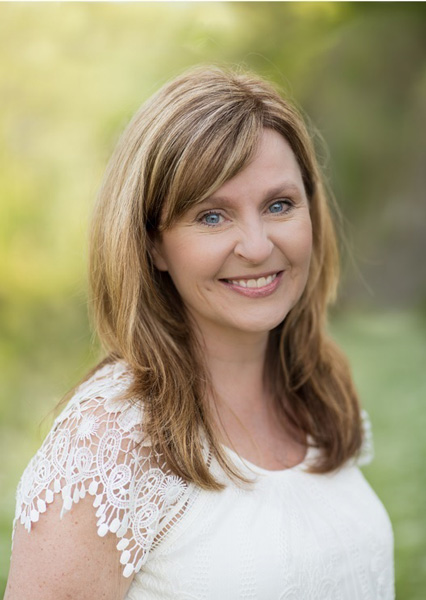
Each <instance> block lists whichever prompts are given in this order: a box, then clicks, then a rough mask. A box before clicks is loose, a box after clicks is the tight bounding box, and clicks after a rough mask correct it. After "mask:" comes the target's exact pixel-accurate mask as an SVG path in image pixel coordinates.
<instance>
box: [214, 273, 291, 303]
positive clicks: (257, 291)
mask: <svg viewBox="0 0 426 600" xmlns="http://www.w3.org/2000/svg"><path fill="white" fill-rule="evenodd" d="M275 273H276V274H277V276H276V277H275V279H274V280H273V281H271V283H268V285H265V286H263V287H261V288H247V287H242V286H239V285H236V284H235V283H231V282H230V281H228V280H226V279H220V280H219V281H220V282H221V283H222V284H223V285H224V286H226V287H227V288H228V289H229V290H231V291H233V292H236V293H237V294H241V296H246V297H247V298H265V296H270V295H271V294H273V293H274V292H275V290H276V289H277V287H278V286H279V284H280V282H281V279H282V276H283V274H284V273H285V271H270V272H269V273H268V274H267V275H256V277H255V276H254V275H252V276H251V277H239V278H238V279H239V280H241V279H242V280H244V281H248V280H249V279H259V277H268V275H275ZM235 279H237V278H235Z"/></svg>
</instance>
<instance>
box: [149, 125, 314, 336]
mask: <svg viewBox="0 0 426 600" xmlns="http://www.w3.org/2000/svg"><path fill="white" fill-rule="evenodd" d="M311 250H312V228H311V218H310V214H309V204H308V199H307V197H306V193H305V189H304V186H303V182H302V176H301V172H300V169H299V166H298V164H297V161H296V158H295V156H294V154H293V151H292V150H291V148H290V146H289V144H288V143H287V141H286V140H285V139H284V138H283V137H282V136H281V135H280V134H278V133H277V132H275V131H273V130H270V129H265V130H264V132H263V134H262V137H261V140H260V144H259V147H258V149H257V152H256V154H255V156H254V158H253V160H252V161H251V162H250V163H249V164H248V166H246V167H245V168H244V169H243V170H242V171H240V172H239V173H238V174H237V175H236V176H234V177H233V178H232V179H230V180H229V181H227V182H226V183H225V184H224V185H222V186H221V187H220V188H219V189H218V190H217V191H216V192H215V193H214V194H213V195H212V196H210V197H209V198H208V199H206V200H204V201H202V202H201V203H198V204H196V205H194V206H192V207H191V208H190V209H189V210H188V211H187V212H186V213H185V214H184V215H183V216H182V217H181V218H180V219H179V220H178V221H177V222H175V223H174V224H173V225H172V226H171V227H169V228H168V229H166V230H164V231H163V232H162V233H161V235H159V236H158V237H157V239H156V240H155V242H154V263H155V266H156V267H157V268H158V269H160V270H162V271H168V273H169V275H170V277H171V279H172V280H173V282H174V285H175V287H176V289H177V291H178V292H179V294H180V296H181V297H182V300H183V302H184V304H185V306H186V309H187V311H188V313H189V315H190V316H191V317H192V318H193V319H194V320H195V322H196V324H197V325H198V327H199V328H200V330H201V332H202V334H203V336H204V338H208V337H211V336H217V335H218V336H220V335H222V336H223V335H231V336H233V335H234V336H235V335H241V334H245V335H247V334H257V335H258V334H265V335H267V334H268V333H269V331H271V330H272V329H273V328H274V327H276V326H277V325H279V324H280V323H281V322H282V321H283V320H284V319H285V317H286V315H287V314H288V312H289V311H290V310H291V309H292V308H293V306H294V305H295V304H296V303H297V301H298V300H299V298H300V296H301V294H302V292H303V290H304V288H305V285H306V281H307V278H308V272H309V264H310V258H311Z"/></svg>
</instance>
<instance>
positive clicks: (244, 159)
mask: <svg viewBox="0 0 426 600" xmlns="http://www.w3.org/2000/svg"><path fill="white" fill-rule="evenodd" d="M337 260H338V257H337V251H336V242H335V236H334V232H333V226H332V223H331V219H330V214H329V209H328V207H327V200H326V195H325V192H324V187H323V184H322V181H321V174H320V172H319V168H318V165H317V162H316V159H315V155H314V150H313V147H312V142H311V139H310V136H309V134H308V132H307V130H306V128H305V125H304V123H303V121H302V119H301V117H300V115H299V114H298V112H297V111H296V110H295V109H294V108H293V107H292V106H291V105H290V104H289V103H288V102H287V101H285V100H283V99H282V98H281V96H280V95H279V94H278V93H277V92H276V91H275V90H274V89H273V88H272V87H271V86H270V85H269V84H267V83H265V82H264V81H262V80H260V79H259V78H257V77H254V76H252V75H244V74H236V73H231V72H225V71H222V70H220V69H217V68H205V69H204V68H199V69H195V70H193V71H190V72H188V73H185V74H184V75H182V76H181V77H179V78H177V79H176V80H174V81H172V82H171V83H169V84H167V85H166V86H164V87H163V88H162V89H161V90H160V91H159V92H158V93H157V94H156V95H154V96H153V97H152V98H151V99H150V100H148V102H146V103H145V104H144V105H143V106H142V108H141V109H140V110H139V112H138V113H137V114H136V115H135V117H134V118H133V120H132V122H131V123H130V124H129V126H128V128H127V129H126V131H125V133H124V134H123V136H122V138H121V140H120V142H119V144H118V147H117V149H116V151H115V153H114V155H113V157H112V159H111V162H110V164H109V167H108V170H107V173H106V176H105V180H104V183H103V187H102V189H101V192H100V195H99V199H98V203H97V206H96V208H95V211H94V216H93V226H92V231H91V264H90V281H91V288H92V298H93V308H94V311H93V312H94V318H95V323H96V327H97V332H98V334H99V337H100V339H101V341H102V343H103V345H104V348H105V351H106V358H105V360H104V361H102V362H101V363H100V364H99V365H98V366H97V367H96V368H95V369H94V370H93V371H92V372H91V373H90V374H89V375H88V377H87V379H86V380H85V381H84V382H83V383H82V384H81V385H80V386H79V387H78V389H77V390H76V391H75V392H74V394H73V395H72V397H71V399H70V401H69V403H68V405H67V407H66V408H65V410H64V411H63V412H62V414H61V415H60V416H59V417H58V418H57V419H56V421H55V423H54V426H53V428H52V430H51V432H50V433H49V435H48V437H47V438H46V440H45V442H44V444H43V446H42V448H41V449H40V450H39V452H38V453H37V455H36V456H35V457H34V458H33V460H32V461H31V462H30V464H29V465H28V467H27V469H26V471H25V473H24V475H23V477H22V479H21V482H20V484H19V487H18V492H17V511H16V519H15V531H14V545H13V553H12V559H11V570H10V576H9V584H8V590H7V592H6V598H7V600H15V599H17V598H31V599H34V600H35V599H41V598H42V599H43V600H49V599H51V598H52V599H53V598H54V599H55V600H58V599H61V598H79V599H85V598H88V599H89V598H90V599H92V598H105V599H111V600H112V599H114V600H116V599H118V598H128V599H132V600H136V599H138V600H142V599H144V600H146V599H149V598H162V599H166V598H174V599H175V598H180V599H189V598H194V599H195V598H196V599H212V600H224V599H225V600H226V599H236V598H259V599H262V600H266V599H269V598H271V599H272V598H274V599H275V598H276V599H277V600H278V599H280V600H283V599H287V598H291V599H301V600H302V599H303V600H309V599H310V598H315V599H316V600H317V599H324V600H330V599H332V598H339V599H348V600H349V599H351V600H354V599H356V598H360V599H361V598H362V600H367V599H371V600H373V599H374V600H377V599H379V598H380V599H389V598H393V597H394V594H393V558H392V543H393V542H392V530H391V526H390V523H389V519H388V517H387V515H386V512H385V510H384V508H383V506H382V505H381V503H380V501H379V500H378V499H377V497H376V496H375V494H374V492H373V491H372V490H371V488H370V487H369V485H368V484H367V482H366V481H365V479H364V478H363V476H362V475H361V473H360V471H359V469H358V464H359V463H360V462H362V460H363V459H362V452H361V451H362V448H364V449H365V447H366V440H364V442H363V437H365V432H364V433H363V427H362V416H361V414H360V409H359V405H358V400H357V396H356V392H355V390H354V387H353V383H352V380H351V376H350V372H349V369H348V366H347V363H346V359H345V358H344V357H343V355H342V354H341V353H340V351H339V350H338V349H337V348H336V346H335V345H334V344H333V342H332V341H331V340H330V339H329V338H328V337H327V335H326V333H325V321H326V310H327V306H328V305H329V303H330V302H331V301H332V300H333V298H334V295H335V290H336V284H337ZM367 441H368V440H367ZM26 530H27V531H26ZM28 532H31V533H30V535H29V534H28Z"/></svg>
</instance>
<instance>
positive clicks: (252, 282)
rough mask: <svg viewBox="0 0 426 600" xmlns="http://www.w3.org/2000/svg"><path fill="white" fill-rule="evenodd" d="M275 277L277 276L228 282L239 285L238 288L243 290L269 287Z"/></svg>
mask: <svg viewBox="0 0 426 600" xmlns="http://www.w3.org/2000/svg"><path fill="white" fill-rule="evenodd" d="M276 276H277V274H276V273H275V274H274V275H268V277H259V279H248V280H247V279H240V280H236V279H231V280H230V281H231V283H233V284H234V285H239V286H240V287H244V288H245V287H248V288H262V287H265V285H269V284H270V283H272V282H273V281H274V279H275V278H276Z"/></svg>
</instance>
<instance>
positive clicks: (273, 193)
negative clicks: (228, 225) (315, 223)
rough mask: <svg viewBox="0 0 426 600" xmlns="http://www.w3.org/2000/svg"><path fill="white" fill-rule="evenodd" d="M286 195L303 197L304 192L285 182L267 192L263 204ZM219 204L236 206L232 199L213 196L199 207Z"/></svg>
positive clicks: (295, 185) (296, 186)
mask: <svg viewBox="0 0 426 600" xmlns="http://www.w3.org/2000/svg"><path fill="white" fill-rule="evenodd" d="M285 194H298V195H301V194H302V190H301V188H300V187H299V186H298V185H297V184H295V183H293V182H290V181H287V182H286V181H284V182H283V183H281V184H279V185H277V186H274V187H273V188H271V189H269V190H267V191H266V192H265V194H264V195H263V198H262V202H265V201H266V200H268V199H273V198H276V197H277V196H283V195H285ZM218 203H219V204H222V205H223V206H232V205H233V204H234V201H233V200H232V199H231V198H228V197H227V196H220V195H216V194H213V195H212V196H209V197H208V198H205V199H204V200H202V201H201V202H200V203H199V204H198V206H206V207H208V206H210V205H215V204H218Z"/></svg>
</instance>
